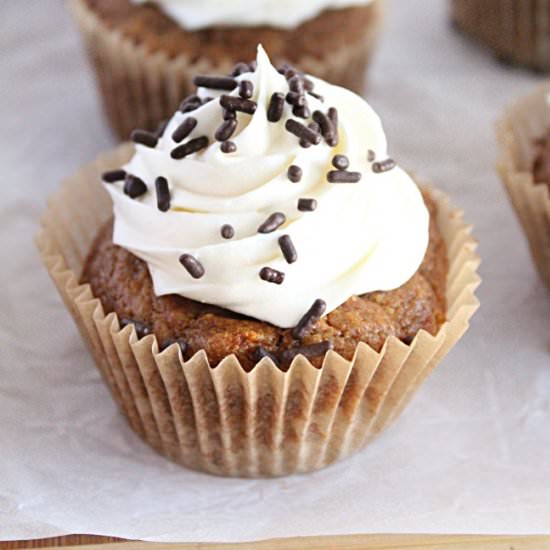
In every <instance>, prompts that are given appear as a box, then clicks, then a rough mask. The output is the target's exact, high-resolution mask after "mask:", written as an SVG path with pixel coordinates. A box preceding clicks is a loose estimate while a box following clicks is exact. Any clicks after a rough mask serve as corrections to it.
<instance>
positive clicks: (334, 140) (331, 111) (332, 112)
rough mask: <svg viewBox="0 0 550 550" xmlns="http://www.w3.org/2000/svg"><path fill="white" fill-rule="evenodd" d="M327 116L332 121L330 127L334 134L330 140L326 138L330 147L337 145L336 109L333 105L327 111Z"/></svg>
mask: <svg viewBox="0 0 550 550" xmlns="http://www.w3.org/2000/svg"><path fill="white" fill-rule="evenodd" d="M327 116H328V118H329V119H330V121H331V122H332V127H333V129H334V135H333V136H332V139H331V140H330V141H329V140H328V139H327V143H328V144H329V145H330V146H331V147H335V146H336V145H338V111H337V110H336V109H335V108H334V107H331V108H330V109H329V110H328V112H327Z"/></svg>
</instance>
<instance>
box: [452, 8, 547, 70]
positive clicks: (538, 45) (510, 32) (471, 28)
mask: <svg viewBox="0 0 550 550" xmlns="http://www.w3.org/2000/svg"><path fill="white" fill-rule="evenodd" d="M549 10H550V1H549V0H534V1H532V2H528V1H526V0H506V2H504V1H502V0H482V1H480V0H452V17H453V22H454V23H455V25H456V26H457V28H458V29H460V30H461V31H463V32H464V33H465V34H467V35H469V36H471V37H472V38H473V39H474V40H476V41H477V42H479V43H481V44H483V45H485V46H487V47H488V48H490V49H491V50H492V51H493V52H494V53H495V55H496V56H497V58H498V59H499V60H501V61H503V62H506V63H510V64H513V65H521V66H524V67H530V68H532V69H535V70H537V71H548V70H550V26H549V24H548V13H549Z"/></svg>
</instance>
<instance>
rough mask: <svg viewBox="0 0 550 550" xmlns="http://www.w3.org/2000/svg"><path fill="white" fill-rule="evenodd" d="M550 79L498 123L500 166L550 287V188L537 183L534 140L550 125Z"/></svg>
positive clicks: (514, 106)
mask: <svg viewBox="0 0 550 550" xmlns="http://www.w3.org/2000/svg"><path fill="white" fill-rule="evenodd" d="M549 94H550V83H548V82H547V83H545V84H543V85H542V86H540V87H539V88H538V89H537V90H536V91H535V92H534V93H533V94H531V95H530V96H528V97H525V98H523V99H521V100H519V101H518V102H517V103H516V104H514V105H512V106H511V107H509V108H508V109H507V110H506V113H505V115H504V116H503V118H502V119H501V120H500V121H499V123H498V125H497V135H498V139H499V142H500V146H501V159H500V161H499V163H498V170H499V172H500V175H501V177H502V181H503V182H504V185H505V187H506V190H507V191H508V196H509V197H510V201H511V202H512V205H513V207H514V209H515V211H516V214H517V216H518V218H519V221H520V223H521V225H522V227H523V230H524V231H525V234H526V236H527V240H528V241H529V247H530V249H531V253H532V256H533V259H534V261H535V264H536V266H537V268H538V270H539V273H540V275H541V277H542V279H543V281H544V282H545V284H546V286H547V287H548V288H549V289H550V188H549V187H548V186H547V185H544V184H538V185H537V184H535V181H534V178H533V174H532V171H531V167H532V165H533V160H534V153H535V147H534V140H535V139H537V138H539V137H541V136H543V135H544V134H546V132H547V131H548V130H549V129H550V104H549V102H548V100H547V96H548V95H549Z"/></svg>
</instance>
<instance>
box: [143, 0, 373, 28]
mask: <svg viewBox="0 0 550 550" xmlns="http://www.w3.org/2000/svg"><path fill="white" fill-rule="evenodd" d="M132 1H133V2H134V3H135V4H145V3H147V2H153V3H154V4H158V6H159V7H160V8H161V9H162V10H163V11H164V12H165V13H166V14H167V15H169V16H170V17H171V18H172V19H174V21H176V22H177V23H179V25H181V26H182V27H183V28H184V29H188V30H197V29H204V28H208V27H213V26H218V25H220V26H231V25H236V26H245V27H253V26H259V25H268V26H271V27H279V28H283V29H291V28H294V27H297V26H298V25H300V24H301V23H303V22H304V21H307V20H308V19H311V18H312V17H315V16H316V15H318V14H319V13H321V12H322V11H324V10H326V9H339V8H348V7H350V6H359V5H366V4H369V3H370V2H372V0H253V2H252V5H251V2H250V0H201V1H200V2H198V1H197V0H132Z"/></svg>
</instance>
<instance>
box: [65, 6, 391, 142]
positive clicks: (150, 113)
mask: <svg viewBox="0 0 550 550" xmlns="http://www.w3.org/2000/svg"><path fill="white" fill-rule="evenodd" d="M384 4H385V2H384V0H374V1H373V2H372V4H371V5H370V6H369V7H368V9H371V10H372V17H371V18H370V23H369V24H368V25H366V26H365V28H364V32H363V35H362V38H361V40H360V41H359V42H355V43H352V42H350V41H349V40H347V41H344V44H343V45H342V46H341V47H340V48H338V49H335V50H333V51H327V53H326V55H325V56H324V57H323V59H317V58H314V57H312V56H304V57H303V58H302V59H299V60H298V61H297V62H296V63H294V64H295V65H296V66H297V67H298V68H299V69H300V70H302V71H304V72H306V73H308V74H312V75H315V76H316V77H318V78H322V79H324V80H326V81H328V82H331V83H333V84H339V85H341V86H344V87H346V88H350V89H352V90H355V91H357V92H361V91H362V89H363V85H364V79H365V71H366V68H367V65H368V63H369V60H370V58H371V54H372V52H373V50H374V46H375V43H376V39H377V37H378V34H379V31H380V28H381V20H382V18H383V14H384V12H385V5H384ZM69 6H70V7H71V11H72V13H73V17H74V19H75V21H76V22H77V24H78V26H79V28H80V30H81V32H82V34H83V37H84V43H85V45H86V50H87V52H88V55H89V58H90V61H91V63H92V65H93V67H94V70H95V74H96V78H97V82H98V86H99V90H100V93H101V97H102V100H103V105H104V108H105V112H106V115H107V119H108V121H109V123H110V125H111V127H112V128H113V130H114V132H115V133H116V134H117V135H118V137H119V138H121V139H122V140H126V139H128V137H129V136H130V133H131V132H132V130H134V129H136V128H142V129H145V130H154V129H155V128H156V127H157V126H158V124H159V123H160V122H161V121H162V120H164V119H166V118H168V117H170V116H171V115H172V114H173V113H174V112H175V111H176V110H177V108H178V106H179V104H180V103H181V101H182V99H183V98H184V97H186V96H188V95H190V94H192V93H194V91H195V86H194V84H193V77H194V76H196V75H197V74H229V73H230V72H231V71H232V69H233V66H234V64H235V63H236V62H238V61H243V60H242V59H234V60H233V59H232V60H229V59H219V60H215V59H208V58H206V57H203V58H198V59H193V58H191V57H190V56H189V55H187V54H186V52H185V51H182V52H181V53H179V54H178V55H177V56H176V57H172V58H171V57H169V56H168V55H166V54H165V53H163V52H155V53H151V52H149V51H147V49H146V48H145V47H144V46H143V45H140V44H137V43H135V41H133V40H132V39H130V38H128V37H126V36H124V35H123V34H122V33H121V32H120V31H118V30H116V29H111V28H110V27H109V26H107V24H106V23H105V22H104V21H102V19H101V18H100V17H99V16H98V15H97V14H96V13H95V12H94V11H93V10H92V9H90V7H89V6H88V4H87V2H86V0H70V3H69ZM255 47H256V44H253V45H251V49H254V48H255ZM244 61H247V60H244ZM248 61H250V60H248ZM273 61H274V62H275V63H276V64H278V63H280V62H283V61H287V60H285V59H274V60H273Z"/></svg>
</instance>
